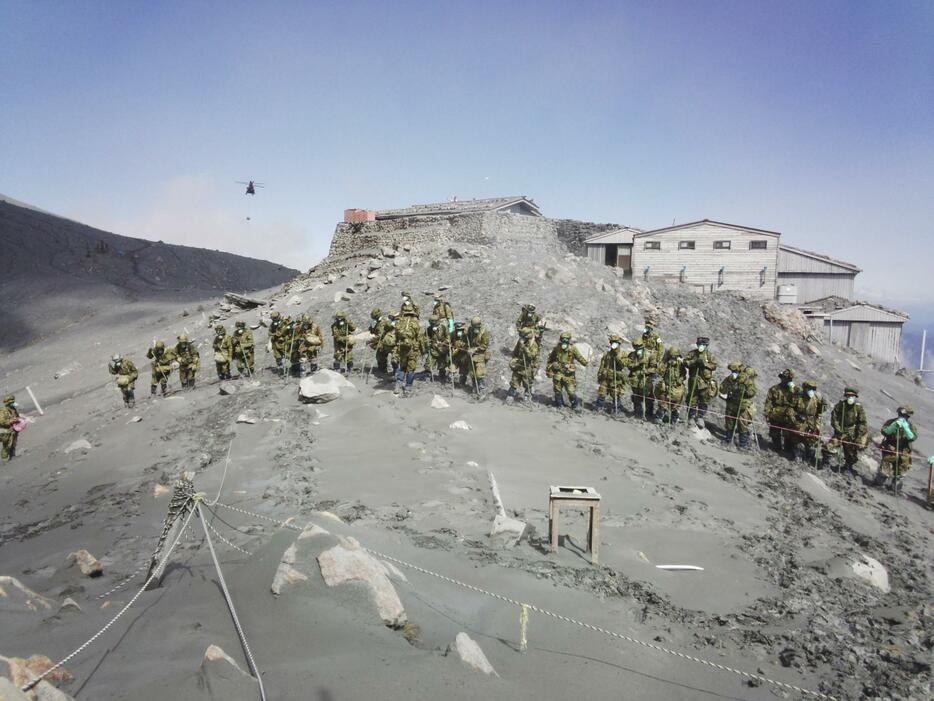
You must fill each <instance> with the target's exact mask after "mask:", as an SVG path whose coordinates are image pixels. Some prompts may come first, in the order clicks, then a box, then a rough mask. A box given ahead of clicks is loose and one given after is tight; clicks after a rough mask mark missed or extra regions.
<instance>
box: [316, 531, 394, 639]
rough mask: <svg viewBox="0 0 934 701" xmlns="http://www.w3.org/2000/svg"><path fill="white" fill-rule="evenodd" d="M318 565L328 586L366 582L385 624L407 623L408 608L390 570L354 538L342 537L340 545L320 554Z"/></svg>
mask: <svg viewBox="0 0 934 701" xmlns="http://www.w3.org/2000/svg"><path fill="white" fill-rule="evenodd" d="M318 565H319V566H320V567H321V576H322V577H323V578H324V582H325V584H327V585H328V586H329V587H334V586H337V585H339V584H344V583H346V582H362V583H363V584H365V585H366V587H367V589H368V590H369V592H370V598H371V599H372V601H373V603H374V604H375V605H376V609H377V611H378V612H379V616H380V618H382V619H383V622H384V623H385V624H386V625H388V626H392V627H399V626H401V625H402V624H404V623H405V622H406V620H407V618H406V615H405V609H404V608H403V607H402V602H401V601H400V600H399V595H398V594H397V593H396V590H395V588H394V587H393V586H392V582H390V581H389V570H388V569H386V566H385V565H384V564H383V563H382V562H380V561H379V560H377V559H376V558H375V557H373V556H372V555H370V554H369V553H367V552H366V551H365V550H363V549H362V548H361V547H360V544H359V543H358V542H357V541H356V540H354V539H353V538H346V539H342V540H341V544H340V545H335V546H334V547H333V548H331V549H330V550H325V551H324V552H323V553H321V554H320V555H318Z"/></svg>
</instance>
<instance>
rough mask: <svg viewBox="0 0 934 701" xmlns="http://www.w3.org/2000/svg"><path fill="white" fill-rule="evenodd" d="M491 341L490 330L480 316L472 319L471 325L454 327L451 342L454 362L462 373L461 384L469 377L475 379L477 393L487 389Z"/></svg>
mask: <svg viewBox="0 0 934 701" xmlns="http://www.w3.org/2000/svg"><path fill="white" fill-rule="evenodd" d="M490 342H491V339H490V332H489V331H487V330H486V327H484V326H483V323H482V322H481V321H480V317H478V316H475V317H474V318H473V319H471V320H470V325H469V326H466V327H465V326H464V325H463V324H461V325H460V326H459V327H458V326H456V325H455V327H454V338H453V339H452V344H451V348H452V351H453V355H454V364H455V365H456V366H457V371H458V373H459V374H460V381H461V384H463V383H465V382H466V381H467V378H468V377H469V378H470V379H472V380H473V381H474V389H475V390H476V391H477V394H483V391H484V390H485V389H486V363H487V361H488V360H489V359H490Z"/></svg>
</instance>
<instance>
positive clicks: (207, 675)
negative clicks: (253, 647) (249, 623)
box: [198, 645, 256, 701]
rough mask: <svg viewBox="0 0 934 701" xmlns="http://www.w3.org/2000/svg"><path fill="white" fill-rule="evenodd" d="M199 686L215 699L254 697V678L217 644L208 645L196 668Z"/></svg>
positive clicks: (244, 700)
mask: <svg viewBox="0 0 934 701" xmlns="http://www.w3.org/2000/svg"><path fill="white" fill-rule="evenodd" d="M198 676H199V681H200V686H202V688H203V689H204V690H206V691H207V692H208V698H211V699H215V700H216V701H241V700H242V701H247V699H255V698H256V680H255V679H254V678H253V676H252V675H250V674H248V673H247V672H245V671H244V670H243V668H242V667H241V666H240V665H238V664H237V662H236V661H235V660H234V659H233V658H232V657H231V656H230V655H228V654H227V653H226V652H224V651H223V650H222V649H221V648H220V647H218V646H217V645H209V646H208V649H207V650H205V652H204V657H203V658H202V660H201V668H200V669H199V670H198Z"/></svg>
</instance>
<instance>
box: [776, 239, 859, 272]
mask: <svg viewBox="0 0 934 701" xmlns="http://www.w3.org/2000/svg"><path fill="white" fill-rule="evenodd" d="M778 250H779V251H787V252H788V253H794V254H795V255H799V256H805V257H807V258H813V259H814V260H819V261H821V262H823V263H827V264H829V265H833V266H836V267H838V268H844V269H846V270H848V271H850V272H854V273H861V272H863V270H862V268H859V267H857V266H855V265H853V264H852V263H846V262H844V261H842V260H837V259H836V258H831V257H830V256H824V255H821V254H820V253H814V252H813V251H805V250H804V249H803V248H795V247H794V246H789V245H787V244H784V243H780V244H779V245H778Z"/></svg>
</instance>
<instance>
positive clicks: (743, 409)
mask: <svg viewBox="0 0 934 701" xmlns="http://www.w3.org/2000/svg"><path fill="white" fill-rule="evenodd" d="M727 368H728V369H729V370H730V374H729V375H727V376H726V378H725V379H724V380H723V382H721V383H720V396H721V397H723V398H724V399H725V400H726V419H725V421H724V428H725V429H726V440H727V441H728V442H730V443H732V442H733V436H734V435H735V436H736V440H737V443H738V445H739V447H740V448H747V447H749V429H750V428H751V427H752V422H753V419H755V416H756V404H755V402H754V401H753V397H755V396H756V393H757V392H758V388H757V387H756V382H755V379H756V371H755V370H753V369H752V368H747V367H745V366H744V365H743V364H742V363H730V364H729V365H728V366H727Z"/></svg>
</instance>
